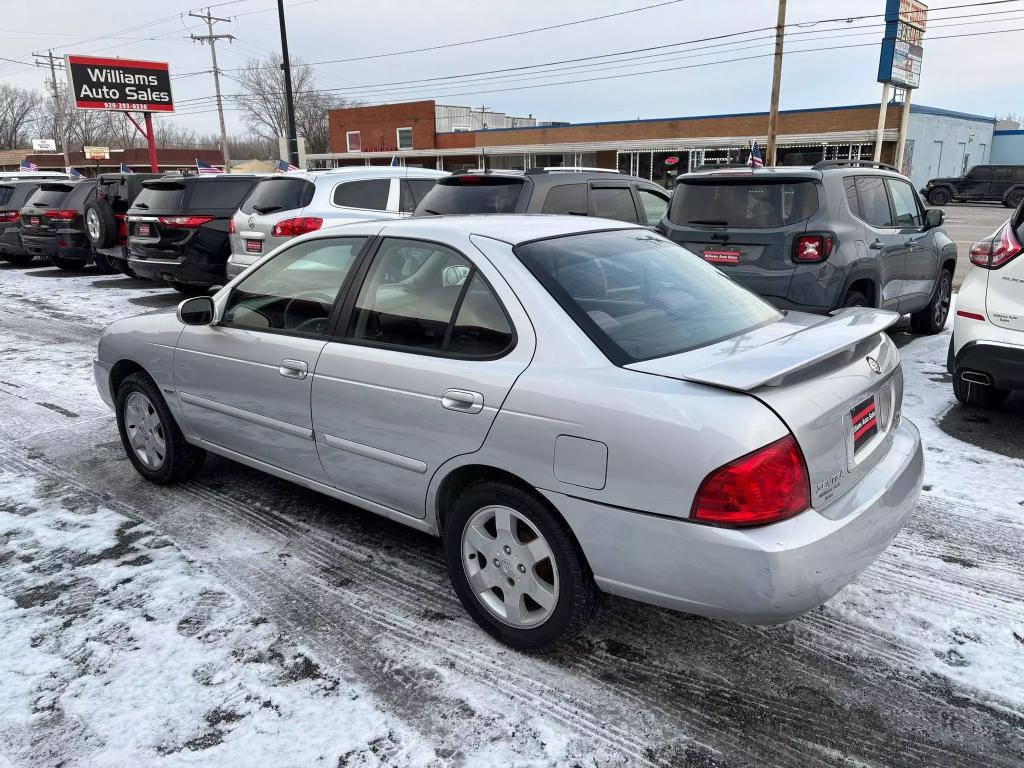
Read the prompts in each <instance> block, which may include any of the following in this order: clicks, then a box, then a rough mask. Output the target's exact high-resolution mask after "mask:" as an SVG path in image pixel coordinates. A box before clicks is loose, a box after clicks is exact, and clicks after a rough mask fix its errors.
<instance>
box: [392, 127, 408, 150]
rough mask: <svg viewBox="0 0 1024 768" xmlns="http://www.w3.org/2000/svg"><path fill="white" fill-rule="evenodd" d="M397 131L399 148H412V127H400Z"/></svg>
mask: <svg viewBox="0 0 1024 768" xmlns="http://www.w3.org/2000/svg"><path fill="white" fill-rule="evenodd" d="M395 133H396V134H397V139H398V148H399V149H412V128H399V129H398V130H397V131H395Z"/></svg>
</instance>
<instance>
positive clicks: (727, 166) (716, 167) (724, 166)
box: [691, 163, 754, 173]
mask: <svg viewBox="0 0 1024 768" xmlns="http://www.w3.org/2000/svg"><path fill="white" fill-rule="evenodd" d="M741 170H748V171H752V170H754V166H752V165H748V164H747V163H706V164H704V165H698V166H697V167H696V168H694V169H693V171H691V173H703V172H705V171H741Z"/></svg>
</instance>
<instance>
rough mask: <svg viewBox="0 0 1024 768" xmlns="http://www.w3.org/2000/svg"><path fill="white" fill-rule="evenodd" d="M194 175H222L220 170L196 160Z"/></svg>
mask: <svg viewBox="0 0 1024 768" xmlns="http://www.w3.org/2000/svg"><path fill="white" fill-rule="evenodd" d="M196 173H199V174H204V173H224V171H222V170H221V169H220V168H215V167H214V166H212V165H210V164H209V163H204V162H203V161H202V160H200V159H198V158H196Z"/></svg>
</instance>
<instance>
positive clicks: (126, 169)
mask: <svg viewBox="0 0 1024 768" xmlns="http://www.w3.org/2000/svg"><path fill="white" fill-rule="evenodd" d="M117 172H118V173H135V171H133V170H132V169H131V168H129V167H128V164H127V163H121V167H120V168H119V169H118V171H117Z"/></svg>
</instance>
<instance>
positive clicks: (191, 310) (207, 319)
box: [177, 296, 213, 325]
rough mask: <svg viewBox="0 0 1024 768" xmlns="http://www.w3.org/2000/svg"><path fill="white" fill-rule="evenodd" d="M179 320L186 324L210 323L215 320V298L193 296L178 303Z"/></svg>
mask: <svg viewBox="0 0 1024 768" xmlns="http://www.w3.org/2000/svg"><path fill="white" fill-rule="evenodd" d="M177 314H178V322H180V323H183V324H184V325H209V324H210V323H212V322H213V299H211V298H210V297H209V296H193V297H192V298H191V299H185V300H184V301H183V302H181V304H179V305H178V313H177Z"/></svg>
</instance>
